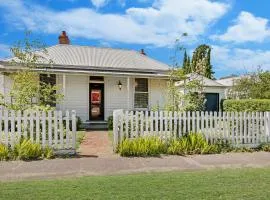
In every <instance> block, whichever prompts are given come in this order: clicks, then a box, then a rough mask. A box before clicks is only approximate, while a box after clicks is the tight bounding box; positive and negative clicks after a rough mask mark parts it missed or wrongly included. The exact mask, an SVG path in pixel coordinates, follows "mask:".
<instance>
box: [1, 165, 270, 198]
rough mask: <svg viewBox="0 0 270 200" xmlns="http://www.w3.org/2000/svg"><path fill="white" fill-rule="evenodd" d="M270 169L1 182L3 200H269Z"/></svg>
mask: <svg viewBox="0 0 270 200" xmlns="http://www.w3.org/2000/svg"><path fill="white" fill-rule="evenodd" d="M269 185H270V168H264V169H230V170H210V171H195V172H166V173H150V174H136V175H117V176H91V177H81V178H73V179H61V180H42V181H24V182H5V183H3V182H2V183H1V182H0V188H1V189H0V199H5V200H7V199H28V200H30V199H136V200H139V199H188V200H193V199H194V200H195V199H196V200H199V199H207V200H209V199H210V200H211V199H213V200H217V199H222V200H226V199H245V200H249V199H256V200H260V199H269V197H270V190H269Z"/></svg>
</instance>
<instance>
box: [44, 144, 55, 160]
mask: <svg viewBox="0 0 270 200" xmlns="http://www.w3.org/2000/svg"><path fill="white" fill-rule="evenodd" d="M42 158H46V159H52V158H54V152H53V149H52V148H50V147H48V146H46V147H45V148H44V149H43V152H42Z"/></svg>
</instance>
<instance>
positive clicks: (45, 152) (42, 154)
mask: <svg viewBox="0 0 270 200" xmlns="http://www.w3.org/2000/svg"><path fill="white" fill-rule="evenodd" d="M12 155H13V159H20V160H37V159H40V158H48V159H49V158H52V157H53V150H52V149H51V148H49V147H46V148H44V149H42V147H41V145H40V144H37V143H33V142H31V140H26V139H22V140H21V141H20V142H19V143H17V144H16V145H15V146H14V149H13V151H12Z"/></svg>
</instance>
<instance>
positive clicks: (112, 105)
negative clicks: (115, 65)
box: [104, 77, 134, 120]
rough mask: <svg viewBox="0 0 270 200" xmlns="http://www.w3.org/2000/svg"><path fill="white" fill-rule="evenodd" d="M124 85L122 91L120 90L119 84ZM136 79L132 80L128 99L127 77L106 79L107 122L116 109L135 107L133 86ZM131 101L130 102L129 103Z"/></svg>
mask: <svg viewBox="0 0 270 200" xmlns="http://www.w3.org/2000/svg"><path fill="white" fill-rule="evenodd" d="M119 81H120V82H121V83H122V89H121V90H120V89H119V88H118V85H117V84H118V82H119ZM133 82H134V79H133V78H130V84H129V86H130V88H129V97H128V89H127V86H128V84H127V83H128V80H127V77H104V95H105V98H104V104H105V105H104V109H105V116H104V118H105V120H106V119H107V118H108V117H109V116H112V114H113V110H116V109H131V108H132V107H133V93H134V90H133V86H134V83H133ZM128 99H130V102H128Z"/></svg>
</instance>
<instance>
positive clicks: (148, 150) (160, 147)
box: [118, 137, 167, 157]
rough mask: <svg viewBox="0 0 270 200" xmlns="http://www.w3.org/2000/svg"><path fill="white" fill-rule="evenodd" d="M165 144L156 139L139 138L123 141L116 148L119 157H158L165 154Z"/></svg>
mask: <svg viewBox="0 0 270 200" xmlns="http://www.w3.org/2000/svg"><path fill="white" fill-rule="evenodd" d="M166 149H167V145H166V142H165V141H163V140H162V139H160V138H158V137H140V138H135V139H126V140H124V141H123V142H122V143H121V144H120V145H119V148H118V152H119V153H120V155H121V156H142V157H144V156H159V155H160V154H162V153H166Z"/></svg>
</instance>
